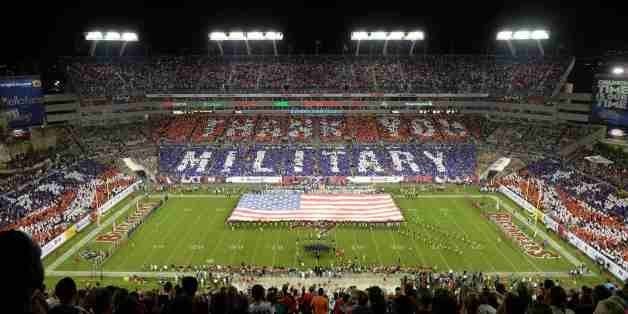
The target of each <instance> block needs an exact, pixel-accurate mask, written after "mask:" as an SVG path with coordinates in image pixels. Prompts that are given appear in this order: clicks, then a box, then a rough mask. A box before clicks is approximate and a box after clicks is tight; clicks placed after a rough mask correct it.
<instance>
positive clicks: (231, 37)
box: [229, 32, 246, 40]
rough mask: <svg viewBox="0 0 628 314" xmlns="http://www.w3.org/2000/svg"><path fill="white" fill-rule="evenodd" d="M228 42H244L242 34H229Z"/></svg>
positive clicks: (244, 37) (244, 38)
mask: <svg viewBox="0 0 628 314" xmlns="http://www.w3.org/2000/svg"><path fill="white" fill-rule="evenodd" d="M229 40H246V36H244V33H243V32H231V33H229Z"/></svg>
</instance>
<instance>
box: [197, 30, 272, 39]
mask: <svg viewBox="0 0 628 314" xmlns="http://www.w3.org/2000/svg"><path fill="white" fill-rule="evenodd" d="M209 40H212V41H228V40H230V41H245V40H283V33H280V32H272V31H269V32H266V33H263V32H259V31H252V32H240V31H238V32H230V33H225V32H211V33H209Z"/></svg>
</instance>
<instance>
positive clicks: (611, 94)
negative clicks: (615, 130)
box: [591, 75, 628, 126]
mask: <svg viewBox="0 0 628 314" xmlns="http://www.w3.org/2000/svg"><path fill="white" fill-rule="evenodd" d="M593 93H594V95H595V99H594V100H593V106H592V108H591V109H592V110H591V113H592V115H593V117H592V118H593V119H592V121H594V122H598V123H602V124H607V125H617V126H628V77H626V76H621V77H620V76H610V75H597V76H596V80H595V84H594V86H593Z"/></svg>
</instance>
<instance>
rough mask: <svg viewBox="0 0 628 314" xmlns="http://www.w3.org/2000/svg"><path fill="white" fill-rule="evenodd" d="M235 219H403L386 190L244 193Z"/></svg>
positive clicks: (370, 220)
mask: <svg viewBox="0 0 628 314" xmlns="http://www.w3.org/2000/svg"><path fill="white" fill-rule="evenodd" d="M227 221H229V222H235V221H352V222H396V221H403V216H402V215H401V211H400V210H399V207H397V205H395V202H394V201H393V199H392V197H391V196H390V195H389V194H304V193H299V192H294V191H281V192H270V193H263V194H244V195H243V196H242V198H240V202H238V206H237V207H236V208H235V209H234V210H233V212H232V213H231V216H230V217H229V219H227Z"/></svg>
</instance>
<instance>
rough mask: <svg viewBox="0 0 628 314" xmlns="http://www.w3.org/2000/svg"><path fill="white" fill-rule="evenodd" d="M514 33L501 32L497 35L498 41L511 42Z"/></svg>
mask: <svg viewBox="0 0 628 314" xmlns="http://www.w3.org/2000/svg"><path fill="white" fill-rule="evenodd" d="M511 39H512V32H511V31H501V32H499V33H497V40H511Z"/></svg>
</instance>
